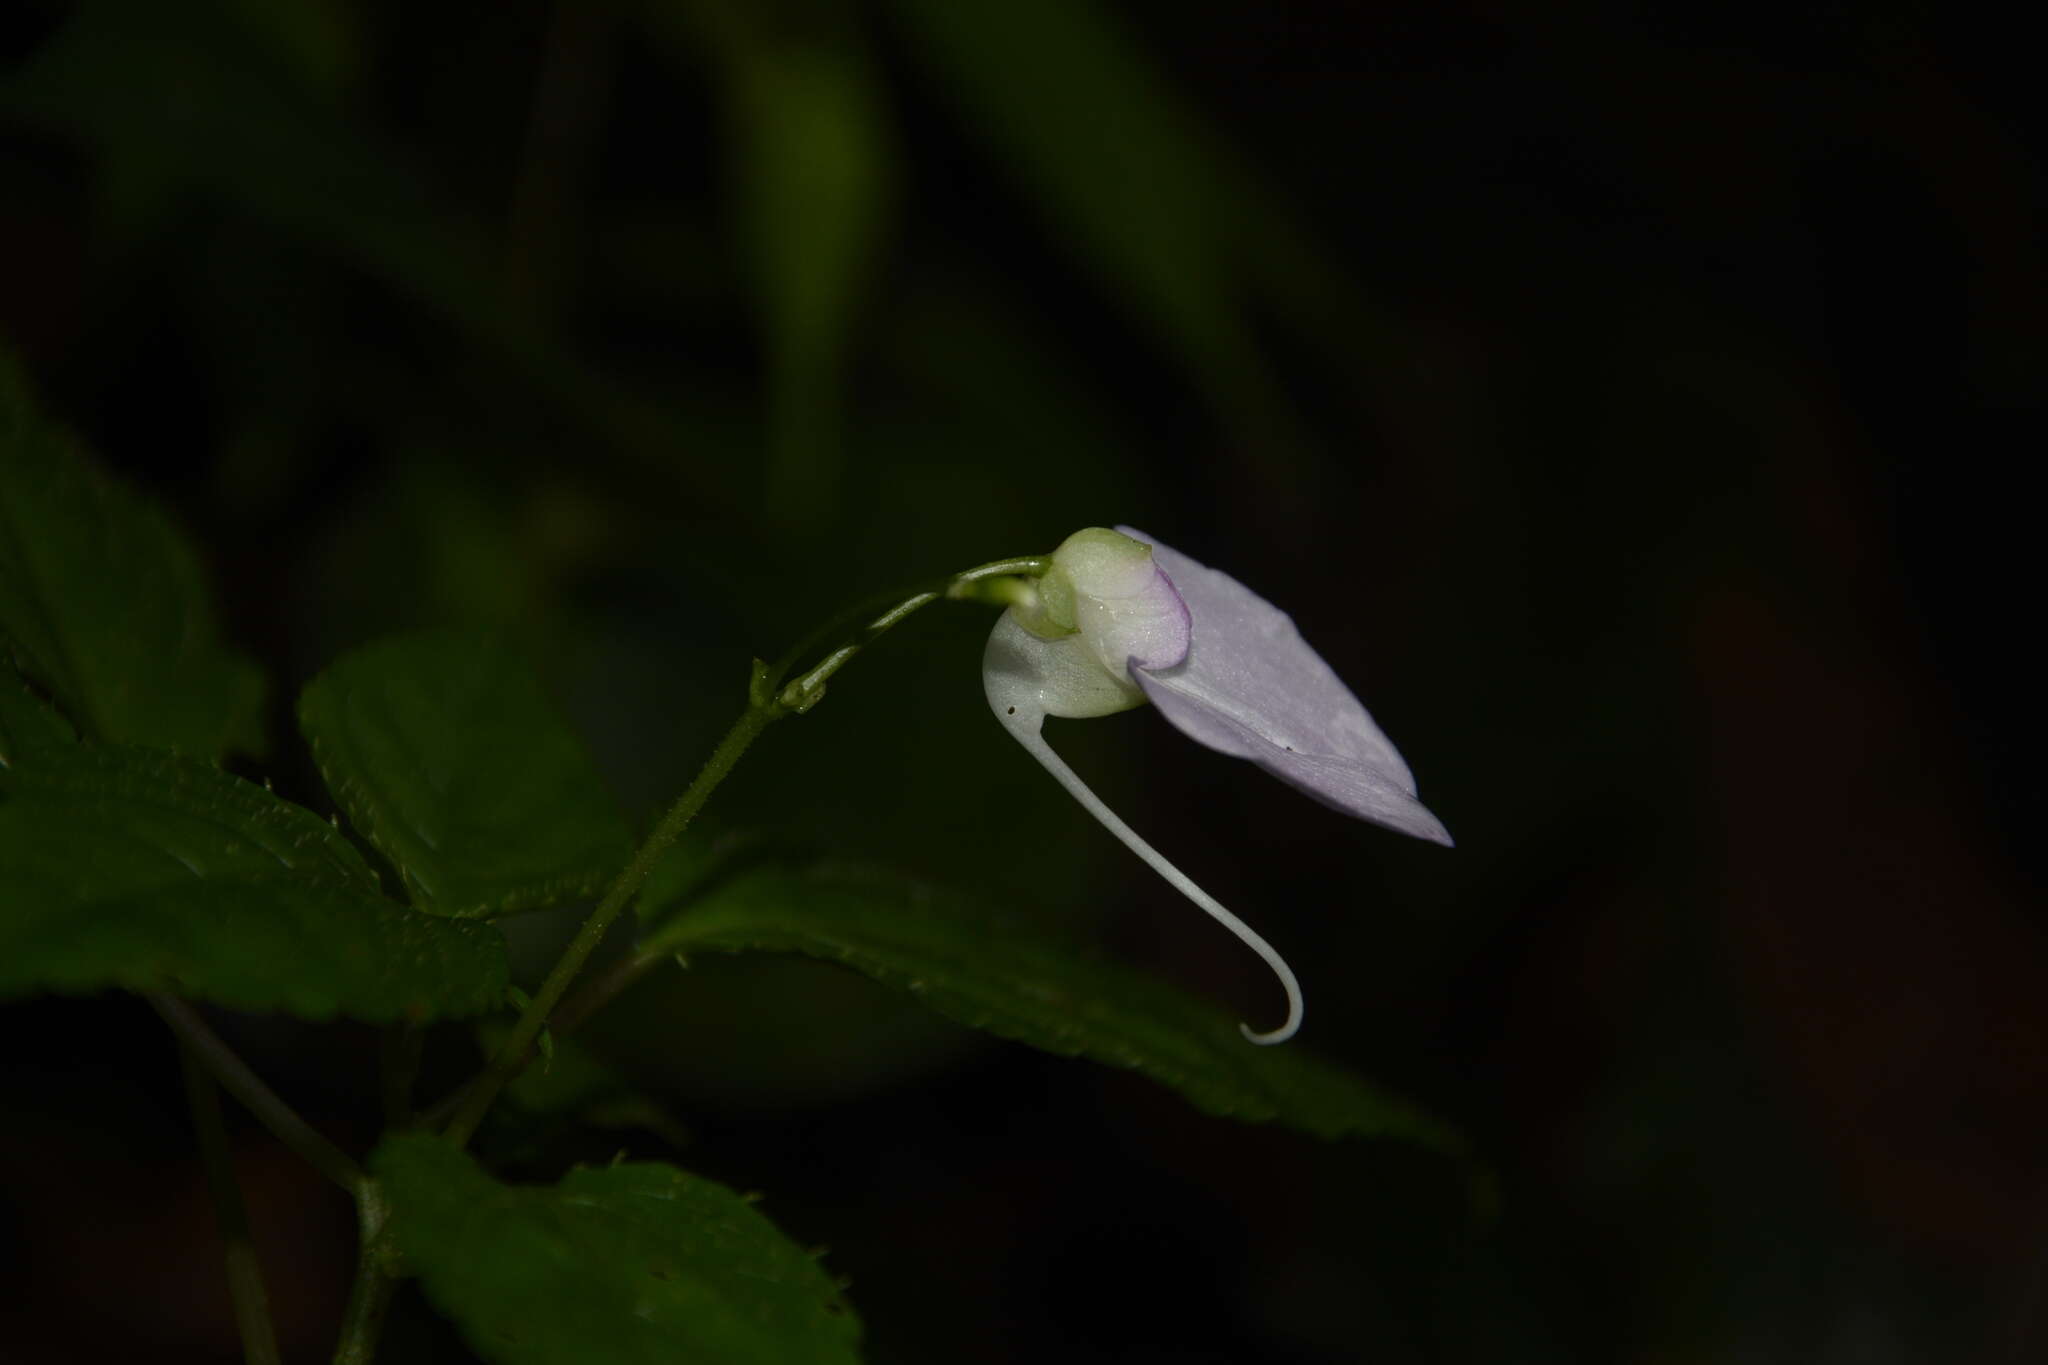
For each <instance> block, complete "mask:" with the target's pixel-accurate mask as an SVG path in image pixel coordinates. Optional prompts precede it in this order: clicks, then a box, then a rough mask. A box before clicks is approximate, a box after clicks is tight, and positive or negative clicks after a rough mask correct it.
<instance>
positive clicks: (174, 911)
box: [0, 745, 506, 1021]
mask: <svg viewBox="0 0 2048 1365" xmlns="http://www.w3.org/2000/svg"><path fill="white" fill-rule="evenodd" d="M0 881H4V885H5V886H6V889H7V894H6V896H5V897H4V898H0V997H5V996H14V995H22V994H27V993H30V992H33V991H36V990H58V991H90V990H99V989H104V988H107V987H110V986H122V987H129V988H133V989H138V990H143V989H158V990H161V989H170V990H176V991H179V992H180V993H183V994H188V995H193V996H197V997H200V998H203V999H207V1000H211V1001H214V1002H215V1003H218V1004H222V1005H228V1006H231V1007H235V1008H240V1009H250V1010H272V1009H274V1010H283V1011H286V1012H289V1013H292V1014H296V1015H300V1016H302V1017H306V1018H315V1019H318V1018H328V1017H331V1016H333V1015H337V1014H339V1015H346V1016H348V1017H351V1018H357V1019H366V1020H372V1021H386V1020H396V1019H400V1018H407V1019H427V1018H435V1017H444V1016H451V1015H463V1014H476V1013H480V1012H482V1011H484V1010H488V1009H491V1008H493V1007H494V1006H495V1005H496V1004H497V1003H498V1001H499V1000H501V999H502V998H503V993H504V989H505V980H506V966H505V948H504V941H503V939H502V937H501V936H499V935H498V934H497V933H495V932H494V931H492V930H489V929H486V928H483V927H482V926H472V925H460V924H451V923H449V922H448V921H446V920H441V919H436V918H433V917H431V916H428V915H421V914H417V913H415V912H413V911H409V910H406V909H403V908H401V907H399V906H396V905H393V904H392V903H391V902H389V901H387V900H384V899H383V898H381V897H379V896H377V895H375V894H374V892H375V887H376V881H375V877H374V875H373V874H372V873H371V872H370V870H369V868H368V867H367V866H366V865H365V864H364V862H363V860H362V858H361V856H360V855H359V854H357V853H356V851H355V849H354V848H353V847H352V846H350V845H349V843H348V842H347V841H346V840H345V839H343V838H342V837H341V836H340V835H339V834H338V833H336V832H335V830H334V829H333V828H332V827H330V826H329V825H328V824H327V823H326V822H325V821H323V820H321V819H320V818H319V817H317V816H315V815H314V814H313V813H312V812H310V811H307V810H304V809H302V808H300V807H298V806H294V805H292V804H291V803H289V802H287V801H283V800H280V799H279V798H277V797H275V796H273V795H271V794H270V793H269V792H266V791H264V790H263V789H262V788H260V787H257V786H255V785H254V784H252V783H248V782H244V781H242V780H241V779H239V778H236V777H233V776H230V775H229V774H227V773H224V772H221V771H220V770H218V769H216V768H213V767H210V766H208V765H207V764H204V763H200V762H198V761H196V760H192V759H182V758H178V757H176V756H174V755H170V754H166V753H162V752H159V751H156V750H145V749H120V748H96V747H91V746H83V745H80V746H71V747H67V748H63V749H42V750H37V751H33V752H32V753H31V754H30V757H29V758H28V759H27V760H25V761H23V762H20V763H16V764H14V765H12V766H10V767H7V768H4V769H0Z"/></svg>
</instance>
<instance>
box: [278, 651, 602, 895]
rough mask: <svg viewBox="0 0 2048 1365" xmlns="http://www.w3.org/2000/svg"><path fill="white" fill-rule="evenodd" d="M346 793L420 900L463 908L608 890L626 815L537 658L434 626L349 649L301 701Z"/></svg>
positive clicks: (326, 764) (344, 798) (357, 818)
mask: <svg viewBox="0 0 2048 1365" xmlns="http://www.w3.org/2000/svg"><path fill="white" fill-rule="evenodd" d="M299 726H300V729H301V730H303V731H304V733H305V736H306V739H307V741H308V742H309V743H310V744H311V745H312V746H313V757H314V759H315V760H316V761H317V762H318V763H319V765H320V772H321V775H322V776H324V777H325V778H326V779H327V785H328V787H329V788H330V789H331V790H332V791H333V793H334V796H335V799H336V800H338V801H339V802H340V803H341V806H342V809H343V810H345V811H347V812H348V817H349V819H350V820H351V821H353V822H354V824H355V826H356V828H357V829H359V830H361V831H362V832H363V834H364V835H365V836H366V837H367V838H368V839H369V840H370V842H371V843H372V844H374V845H376V846H377V848H378V850H379V851H380V852H382V853H383V854H384V856H385V857H387V858H389V859H390V860H391V862H392V863H393V865H395V866H396V867H397V868H398V870H399V873H400V874H401V875H402V876H403V877H404V878H405V883H406V886H407V888H408V889H409V890H410V892H411V894H412V897H413V901H414V903H415V904H416V905H418V906H419V908H420V909H422V910H428V911H431V912H433V913H435V914H440V915H456V916H463V917H474V916H487V915H503V914H510V913H512V912H513V911H518V910H534V909H539V908H542V907H545V906H549V905H557V904H561V903H563V902H566V901H573V900H577V899H580V898H582V897H586V896H592V895H595V894H596V893H597V892H598V891H600V890H602V889H603V887H604V884H605V882H606V881H607V879H609V878H610V877H611V875H612V874H613V873H615V872H616V871H617V870H618V869H619V867H620V866H621V865H623V864H624V862H625V861H626V856H627V854H628V853H630V852H631V846H630V836H629V834H628V831H627V829H626V823H625V820H624V818H623V817H622V816H621V815H620V814H619V810H618V807H617V806H616V805H615V804H614V803H613V801H612V799H611V796H610V795H609V794H608V793H607V792H606V791H605V788H604V783H603V782H602V780H601V779H600V778H599V777H598V774H597V770H596V769H595V768H594V767H593V766H592V764H591V761H590V758H589V755H588V754H586V753H585V752H584V750H583V747H582V745H581V744H580V743H579V742H578V741H577V739H576V736H575V735H574V734H572V733H571V732H570V730H569V728H568V725H567V724H566V723H565V722H564V721H563V720H562V718H561V716H560V714H559V713H558V712H557V711H556V710H555V708H554V706H553V705H552V704H551V703H550V702H549V700H548V698H547V696H546V694H545V693H544V692H542V690H541V686H540V681H539V679H537V678H535V677H534V675H533V672H532V670H531V669H530V668H529V667H528V666H527V664H526V662H525V661H524V660H523V659H521V658H520V657H519V656H518V655H517V654H515V653H513V652H512V651H511V650H510V649H507V648H506V647H504V646H503V645H501V644H498V643H495V642H494V641H492V640H491V639H489V638H488V637H483V636H478V635H472V634H466V633H459V632H427V633H423V634H418V635H405V636H399V637H396V638H393V639H389V640H384V641H381V642H379V643H377V644H374V645H370V646H368V647H367V648H364V649H360V650H357V651H356V652H355V653H353V654H349V655H345V656H344V657H342V658H341V659H340V660H339V661H337V662H336V663H335V664H334V665H333V666H332V667H331V668H329V669H328V670H327V671H326V672H325V673H322V674H321V675H320V676H319V677H317V678H315V679H314V680H313V681H312V682H311V683H310V684H309V685H308V686H307V688H306V690H305V692H304V693H303V694H301V696H300V698H299Z"/></svg>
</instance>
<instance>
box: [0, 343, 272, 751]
mask: <svg viewBox="0 0 2048 1365" xmlns="http://www.w3.org/2000/svg"><path fill="white" fill-rule="evenodd" d="M0 649H4V650H6V651H7V652H9V653H11V654H12V656H13V659H14V662H15V663H16V664H17V665H18V666H19V667H20V669H21V671H22V672H23V673H24V674H26V675H27V676H28V677H29V678H31V679H33V680H34V681H35V682H36V683H38V684H40V685H41V686H42V687H43V688H45V689H46V690H47V691H48V692H49V694H50V696H51V697H52V698H54V699H55V700H56V702H57V704H58V705H59V706H61V707H62V708H63V709H64V711H65V712H66V713H67V714H68V715H69V717H70V719H71V720H72V721H73V723H75V724H76V725H77V726H78V727H79V729H80V730H81V731H83V732H84V733H85V734H87V735H89V736H91V737H93V738H96V739H103V740H112V741H119V742H126V743H135V744H152V745H156V746H158V747H160V748H166V749H180V750H183V751H185V752H187V753H195V754H203V755H206V756H209V757H211V756H214V755H218V754H220V753H222V752H223V751H225V750H227V749H230V748H235V749H243V750H248V751H252V752H253V751H255V750H257V749H258V748H260V746H261V740H262V728H261V724H260V722H261V705H262V699H263V679H262V675H261V674H260V673H259V672H258V671H257V669H256V667H255V665H254V664H252V663H250V662H249V661H248V660H247V659H245V658H243V657H242V656H240V655H238V654H235V653H233V652H232V651H230V650H228V649H226V648H224V647H223V646H222V645H221V643H220V639H219V636H218V633H217V631H216V629H215V626H214V620H213V609H212V606H211V603H210V601H209V599H208V596H207V593H206V589H205V586H204V585H203V583H202V582H201V578H200V573H199V565H198V561H197V560H196V559H195V557H194V556H193V553H192V550H191V548H190V547H189V546H188V545H187V544H186V543H185V541H184V538H183V537H182V536H180V535H179V534H178V532H177V530H176V529H175V528H173V527H172V525H171V524H170V522H169V521H168V520H166V519H165V518H164V516H163V514H162V513H161V512H159V511H158V510H157V509H156V508H155V507H153V506H151V505H150V504H149V503H147V502H145V501H144V500H143V499H141V498H140V497H138V496H136V494H135V493H134V492H133V491H131V490H130V489H128V488H127V487H125V486H123V485H122V484H120V483H119V482H117V481H115V480H114V479H112V478H109V477H108V476H107V475H106V474H105V473H104V472H102V471H101V470H99V469H98V468H96V467H94V465H93V464H92V463H91V461H89V460H88V459H87V458H86V457H85V455H84V454H83V453H81V452H80V451H79V450H78V449H77V448H76V447H75V446H74V444H73V443H72V441H71V440H70V438H69V437H68V436H67V435H66V434H65V433H64V432H62V431H61V430H59V429H58V428H56V427H55V426H53V425H52V424H51V423H49V422H48V421H47V420H46V419H44V418H43V417H42V416H41V415H40V414H39V413H37V412H36V410H35V408H34V406H33V405H32V404H31V403H30V401H29V398H28V394H27V392H26V390H25V388H24V387H23V385H22V383H21V380H20V377H19V376H18V375H17V374H16V372H15V369H14V366H13V365H12V363H11V362H9V361H8V360H7V358H6V357H5V356H0Z"/></svg>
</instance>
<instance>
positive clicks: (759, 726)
mask: <svg viewBox="0 0 2048 1365" xmlns="http://www.w3.org/2000/svg"><path fill="white" fill-rule="evenodd" d="M1051 567H1052V560H1051V559H1050V558H1048V557H1046V556H1043V555H1019V556H1015V557H1012V558H1009V559H998V560H993V561H991V562H989V563H987V564H981V565H977V566H976V567H974V568H972V569H967V570H964V571H962V572H960V573H957V574H954V575H952V576H951V577H948V578H944V579H941V580H939V581H938V582H936V583H934V584H932V585H931V586H930V587H927V588H922V589H919V590H917V591H915V592H912V593H911V594H910V595H909V596H907V597H905V598H903V599H902V600H901V601H898V602H896V603H895V604H894V605H892V606H889V607H888V608H887V609H886V610H884V611H883V612H882V613H881V614H880V615H878V616H876V617H874V619H872V620H869V621H867V623H866V624H865V625H863V626H860V627H859V629H857V630H855V631H854V633H853V635H852V637H851V638H850V639H848V640H846V642H845V643H843V644H841V645H840V646H839V647H838V648H836V649H834V650H832V651H831V652H830V653H828V654H826V655H825V656H824V658H822V659H820V660H819V661H818V662H817V663H816V664H813V665H812V666H811V667H810V669H808V670H807V671H806V672H805V673H804V674H803V676H802V677H800V678H797V679H796V680H795V681H793V682H791V683H789V684H788V685H787V686H784V685H783V681H782V680H783V679H784V678H785V677H787V676H788V674H789V671H790V670H791V669H792V668H794V667H795V666H796V663H797V661H798V660H800V659H802V658H803V657H804V656H805V655H806V654H807V653H808V652H809V650H811V649H812V648H814V647H815V645H816V643H817V641H818V640H820V639H828V638H831V634H832V633H835V632H837V631H839V630H842V629H845V628H846V627H847V623H849V622H858V621H860V620H862V619H863V618H865V617H866V616H867V613H868V611H870V610H872V608H871V607H870V608H866V609H863V610H861V611H860V612H859V613H858V614H857V615H853V616H847V617H841V618H839V619H838V620H837V621H835V622H834V623H833V625H831V626H829V627H828V628H827V630H826V631H821V632H817V633H814V634H812V635H811V636H809V637H807V638H806V639H805V640H804V642H803V643H801V644H799V645H798V646H797V647H796V648H795V649H793V650H791V651H790V652H789V653H788V654H786V655H784V656H783V658H782V660H781V661H780V662H779V663H777V664H776V665H775V666H774V667H773V668H770V667H769V666H768V665H767V664H765V663H762V662H761V661H760V660H758V659H756V660H755V661H754V675H753V679H752V682H751V684H750V685H749V687H748V691H747V709H746V710H745V711H743V712H741V713H740V718H739V720H737V721H736V722H734V724H733V727H732V729H731V730H729V731H727V732H726V736H725V738H724V739H722V740H720V741H719V744H718V747H717V748H716V749H714V750H712V753H711V757H710V758H709V759H707V760H706V761H705V763H704V767H703V770H702V771H700V772H699V773H698V774H697V777H696V780H695V781H693V782H691V783H690V785H689V787H688V788H686V789H685V790H684V792H683V794H682V795H681V796H679V797H677V798H676V803H675V804H674V805H673V806H670V807H669V809H668V813H667V814H666V815H664V816H662V817H661V822H660V823H659V824H657V825H656V826H655V827H654V832H653V833H652V834H650V835H648V836H647V842H646V843H644V844H642V845H641V846H640V850H639V851H638V852H637V853H635V854H634V855H633V860H632V861H631V862H629V863H627V864H626V866H625V868H624V869H623V870H622V871H621V872H620V873H619V875H618V877H617V878H616V879H615V880H614V881H613V882H612V884H611V887H610V889H608V890H607V891H606V892H605V894H604V899H603V900H601V901H599V902H598V905H597V909H595V910H593V911H591V913H590V918H589V919H587V920H585V921H584V922H583V927H582V928H580V929H578V930H577V931H576V937H575V938H573V939H571V940H570V941H569V946H568V947H567V948H566V949H564V950H563V952H562V956H561V958H560V959H559V960H558V961H557V962H556V963H555V965H554V967H553V969H552V970H550V971H549V972H548V975H547V979H546V980H545V981H543V982H541V986H540V989H539V990H538V991H536V992H534V995H533V998H532V999H531V1000H530V1001H528V1002H527V1005H526V1008H525V1009H524V1010H522V1011H520V1014H519V1019H518V1022H517V1023H515V1024H514V1025H513V1026H512V1032H511V1033H510V1034H508V1035H506V1038H505V1041H504V1042H503V1043H502V1044H500V1045H499V1047H498V1050H497V1052H496V1053H494V1054H493V1055H492V1057H491V1060H490V1061H489V1063H487V1064H486V1065H485V1067H484V1069H483V1071H482V1072H481V1073H480V1074H479V1075H478V1076H477V1077H476V1079H475V1080H473V1081H472V1082H470V1084H469V1085H468V1087H466V1088H465V1089H464V1090H463V1091H462V1092H461V1093H460V1094H459V1095H457V1096H455V1097H453V1099H452V1103H453V1105H454V1117H453V1118H451V1119H450V1120H449V1121H448V1126H447V1128H446V1129H444V1130H443V1136H445V1137H446V1138H447V1139H448V1141H450V1142H451V1143H453V1144H454V1145H455V1146H457V1147H458V1148H459V1147H463V1146H466V1145H468V1143H469V1140H470V1138H471V1137H473V1136H474V1135H475V1133H476V1128H477V1125H478V1124H479V1123H481V1122H483V1117H484V1115H485V1114H486V1113H487V1112H489V1110H490V1107H491V1105H492V1103H493V1102H494V1101H495V1100H496V1099H497V1097H498V1093H499V1092H500V1091H501V1090H503V1089H504V1088H505V1086H506V1084H507V1083H508V1082H510V1081H511V1079H512V1078H513V1077H514V1076H517V1075H518V1074H519V1072H520V1070H521V1069H522V1068H523V1067H525V1065H526V1064H527V1062H528V1061H529V1060H530V1059H531V1057H532V1054H533V1049H534V1045H535V1043H536V1042H537V1041H538V1040H539V1038H540V1035H541V1031H542V1030H543V1029H545V1028H547V1027H548V1024H549V1020H550V1016H551V1015H552V1014H553V1012H554V1010H555V1006H556V1005H557V1003H558V1002H560V1000H561V998H562V994H563V992H564V991H566V990H568V988H569V985H570V983H571V982H572V981H574V980H575V979H576V975H577V973H578V972H580V971H582V970H583V964H584V963H585V962H587V961H588V960H589V958H590V955H591V953H592V952H594V951H595V950H596V948H597V945H598V943H599V942H600V941H601V940H603V938H604V936H605V932H606V931H607V930H608V929H610V928H611V926H612V922H613V921H614V920H616V919H617V918H618V917H619V914H620V912H621V911H623V910H624V909H625V908H626V906H627V905H629V904H630V903H631V902H632V899H633V897H634V896H635V895H636V894H638V892H639V890H640V888H641V887H642V886H643V885H644V884H645V883H646V881H647V878H648V876H649V874H650V873H652V872H653V871H654V867H655V864H656V863H658V862H660V861H661V857H662V855H663V854H665V853H667V852H668V850H669V847H670V846H671V845H672V844H674V843H675V841H676V840H677V839H678V838H680V837H681V836H682V833H683V831H684V830H685V829H687V828H688V827H689V824H690V821H691V820H693V819H695V818H696V815H697V812H698V811H700V810H702V809H703V808H704V803H705V802H706V801H708V800H710V799H711V793H712V792H714V791H716V790H717V789H718V784H719V783H721V782H723V781H725V779H726V776H727V775H728V774H729V773H731V772H732V770H733V767H734V765H736V764H737V763H738V762H739V761H740V757H741V755H743V754H745V753H746V751H747V749H748V747H749V746H750V745H752V744H753V742H754V741H755V740H756V739H758V738H759V737H760V735H761V732H762V731H763V730H766V729H767V728H768V727H769V726H770V725H772V724H774V723H775V722H776V721H778V720H780V719H782V717H784V716H786V715H791V714H802V713H803V712H805V711H808V710H810V708H811V707H812V706H814V705H816V704H817V702H818V699H819V698H821V697H822V696H824V694H825V683H826V682H827V680H829V679H830V678H831V677H832V675H833V674H835V673H837V672H838V671H839V670H840V669H842V668H844V667H845V666H846V665H847V663H848V662H849V661H850V660H852V659H853V657H854V656H855V655H857V654H859V653H860V652H861V651H862V650H863V649H865V648H867V646H868V645H870V644H872V643H873V642H874V641H875V639H876V638H877V637H879V636H881V635H882V634H883V633H884V632H886V631H888V630H889V629H890V628H891V627H892V626H895V625H897V624H898V623H899V622H901V621H903V620H904V619H905V618H906V617H908V616H910V615H911V614H912V613H913V612H916V611H918V610H919V609H920V608H922V607H925V606H928V605H930V604H931V603H933V602H937V601H940V600H941V599H950V600H954V601H987V602H998V603H1007V602H1011V601H1016V600H1018V598H1019V597H1020V595H1021V594H1023V593H1024V592H1025V591H1026V589H1025V588H1024V587H1023V586H1022V585H1020V584H1018V583H1016V582H1015V581H1014V580H1015V579H1016V578H1019V577H1029V578H1036V577H1040V576H1042V575H1043V574H1045V572H1046V571H1047V570H1048V569H1050V568H1051ZM629 961H631V962H633V963H635V964H636V965H634V966H632V967H629V968H626V969H623V970H620V969H615V970H614V971H613V972H612V973H608V974H607V976H606V977H605V978H603V990H602V991H601V992H600V993H599V995H598V996H597V997H596V998H595V999H593V1000H591V1001H588V1002H583V1004H582V1007H581V1008H579V1010H578V1011H577V1012H576V1013H575V1015H574V1018H575V1021H576V1022H581V1020H582V1019H583V1018H584V1017H585V1016H587V1015H588V1014H589V1013H590V1011H591V1010H594V1009H596V1008H597V1007H598V1006H599V1005H601V1004H603V1003H604V1002H605V1001H607V1000H609V999H610V998H611V997H612V995H615V994H616V993H617V992H618V991H619V990H622V989H624V987H625V986H626V985H627V984H629V983H630V982H631V981H632V980H634V979H635V978H637V977H638V975H639V974H640V973H641V972H643V971H645V970H646V968H647V966H649V965H651V962H648V961H642V960H641V958H640V955H638V954H636V955H634V957H633V958H631V959H629ZM580 1000H581V997H579V1001H580ZM447 1103H448V1102H444V1104H443V1105H442V1106H436V1111H438V1110H439V1109H440V1108H443V1107H445V1105H446V1104H447Z"/></svg>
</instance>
